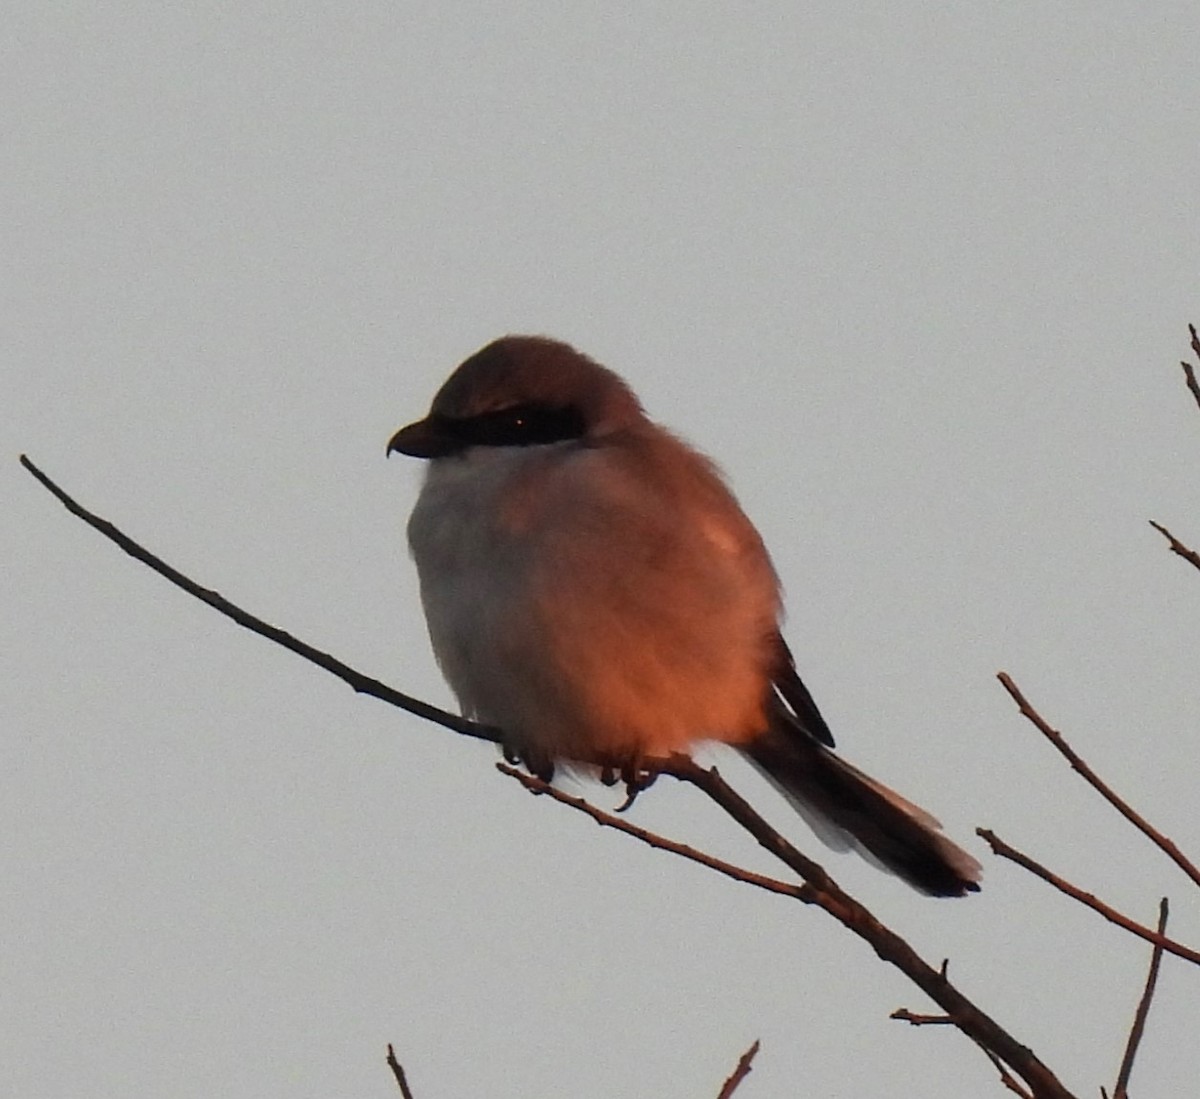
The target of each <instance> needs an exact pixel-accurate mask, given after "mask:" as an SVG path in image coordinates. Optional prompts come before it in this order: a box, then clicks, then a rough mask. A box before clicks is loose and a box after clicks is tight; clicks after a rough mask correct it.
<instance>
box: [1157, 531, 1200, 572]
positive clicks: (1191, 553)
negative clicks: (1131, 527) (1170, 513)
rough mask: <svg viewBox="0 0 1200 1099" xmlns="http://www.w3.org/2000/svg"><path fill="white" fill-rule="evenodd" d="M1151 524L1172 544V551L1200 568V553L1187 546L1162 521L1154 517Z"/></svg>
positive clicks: (1194, 566)
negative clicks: (1156, 520)
mask: <svg viewBox="0 0 1200 1099" xmlns="http://www.w3.org/2000/svg"><path fill="white" fill-rule="evenodd" d="M1150 525H1151V526H1152V527H1153V528H1154V529H1155V530H1156V531H1158V533H1159V534H1161V535H1162V536H1163V537H1164V538H1166V540H1167V542H1168V544H1169V545H1170V549H1171V552H1172V553H1176V554H1178V555H1179V556H1180V557H1182V558H1183V559H1184V560H1185V561H1186V562H1187V563H1188V564H1189V565H1191V566H1192V567H1193V568H1197V569H1200V553H1197V552H1196V551H1195V550H1194V549H1188V547H1187V546H1185V545H1184V544H1183V543H1182V542H1181V541H1180V540H1179V539H1178V538H1176V537H1175V535H1173V534H1172V533H1171V532H1170V531H1169V530H1167V528H1166V527H1164V526H1163V525H1162V524H1161V523H1156V522H1155V521H1154V520H1153V519H1151V520H1150Z"/></svg>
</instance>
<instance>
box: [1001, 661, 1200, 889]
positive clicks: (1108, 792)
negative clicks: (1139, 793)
mask: <svg viewBox="0 0 1200 1099" xmlns="http://www.w3.org/2000/svg"><path fill="white" fill-rule="evenodd" d="M996 678H997V679H998V680H1000V684H1001V686H1002V687H1003V688H1004V689H1005V690H1006V691H1007V692H1008V693H1009V694H1010V695H1011V696H1012V699H1013V701H1014V702H1015V703H1016V704H1017V707H1018V709H1019V710H1020V711H1021V715H1022V716H1023V717H1025V718H1027V719H1028V720H1029V721H1030V722H1031V723H1032V724H1033V725H1034V727H1035V728H1036V729H1037V730H1038V731H1039V732H1040V733H1041V734H1042V735H1043V736H1044V737H1045V738H1046V739H1047V740H1048V741H1050V743H1051V744H1053V745H1054V747H1055V748H1056V749H1057V750H1058V752H1059V754H1060V755H1062V756H1063V757H1064V758H1065V759H1066V760H1067V762H1068V763H1070V764H1071V766H1072V768H1074V769H1075V770H1076V771H1078V772H1079V774H1080V775H1081V776H1082V777H1083V779H1084V781H1086V782H1087V783H1088V784H1089V785H1090V786H1091V787H1092V789H1094V790H1095V791H1096V792H1097V793H1098V794H1100V796H1101V797H1103V798H1104V800H1105V801H1107V802H1108V803H1109V805H1111V806H1112V807H1113V808H1114V809H1116V811H1117V812H1118V813H1120V814H1121V816H1123V817H1124V818H1125V819H1126V820H1127V821H1129V823H1130V824H1132V825H1133V826H1134V827H1135V828H1136V829H1137V830H1138V831H1139V832H1141V833H1142V834H1143V835H1144V836H1146V837H1147V838H1148V839H1149V840H1150V841H1151V842H1152V843H1153V844H1154V845H1155V846H1156V847H1158V848H1159V850H1161V851H1162V852H1163V853H1164V854H1166V856H1167V857H1168V858H1169V859H1171V861H1172V862H1174V863H1175V865H1176V866H1178V867H1179V868H1180V869H1181V870H1182V871H1183V872H1184V873H1185V874H1186V875H1187V876H1188V877H1189V878H1191V879H1192V881H1194V882H1195V883H1196V884H1197V885H1200V870H1198V869H1197V868H1196V865H1195V863H1193V862H1192V861H1191V860H1190V859H1188V858H1187V857H1186V856H1185V855H1184V854H1183V852H1182V851H1180V850H1179V848H1178V847H1176V846H1175V844H1174V843H1173V842H1172V841H1171V840H1170V839H1168V838H1167V837H1166V836H1164V835H1163V834H1162V833H1161V832H1160V831H1158V829H1156V828H1154V827H1152V826H1151V825H1150V824H1149V823H1148V822H1147V821H1146V819H1145V818H1144V817H1143V816H1142V815H1141V814H1140V813H1137V812H1135V811H1134V810H1133V809H1132V808H1131V807H1130V805H1129V804H1128V803H1127V802H1126V801H1124V800H1123V799H1122V798H1120V797H1118V796H1117V794H1115V793H1114V792H1113V790H1112V789H1111V788H1110V787H1109V786H1108V785H1107V784H1106V783H1105V782H1104V781H1103V780H1102V779H1101V778H1100V776H1099V775H1097V774H1096V772H1095V771H1093V770H1092V769H1091V768H1090V767H1089V766H1088V765H1087V764H1086V763H1085V762H1084V761H1083V759H1082V757H1081V756H1080V755H1079V753H1077V752H1076V751H1075V750H1074V749H1073V748H1072V747H1071V746H1070V745H1069V744H1068V743H1067V741H1066V739H1065V738H1064V737H1063V735H1062V733H1060V732H1059V731H1058V730H1057V729H1054V728H1051V726H1050V725H1049V723H1048V722H1047V721H1046V719H1045V718H1044V717H1042V715H1041V714H1039V713H1038V712H1037V710H1035V709H1034V708H1033V707H1032V706H1031V705H1030V704H1029V700H1028V699H1027V698H1026V697H1025V696H1024V695H1023V694H1022V693H1021V689H1020V688H1019V687H1018V686H1017V685H1016V684H1015V683H1014V682H1013V681H1012V678H1011V677H1010V676H1009V675H1008V673H1007V672H1000V673H999V674H998V675H997V676H996ZM979 834H980V835H982V833H979ZM989 842H990V841H989Z"/></svg>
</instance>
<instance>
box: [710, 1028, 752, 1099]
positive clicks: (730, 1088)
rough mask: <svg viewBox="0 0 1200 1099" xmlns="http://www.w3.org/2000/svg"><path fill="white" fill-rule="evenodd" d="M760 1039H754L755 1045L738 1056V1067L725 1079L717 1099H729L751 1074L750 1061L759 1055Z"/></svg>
mask: <svg viewBox="0 0 1200 1099" xmlns="http://www.w3.org/2000/svg"><path fill="white" fill-rule="evenodd" d="M758 1048H759V1041H758V1039H757V1038H755V1039H754V1043H753V1045H751V1046H750V1048H749V1049H748V1050H746V1052H745V1053H743V1054H742V1055H741V1057H739V1058H738V1063H737V1067H736V1068H734V1070H733V1072H732V1073H731V1074H730V1076H729V1079H728V1080H726V1081H725V1086H724V1087H722V1088H721V1091H720V1093H719V1094H718V1095H717V1099H729V1097H730V1096H731V1095H732V1094H733V1093H734V1092H735V1091H737V1089H738V1084H740V1083H741V1082H742V1081H743V1080H744V1079H746V1077H747V1076H749V1075H750V1067H751V1066H750V1063H751V1062H752V1061H753V1060H754V1058H755V1057H757V1056H758Z"/></svg>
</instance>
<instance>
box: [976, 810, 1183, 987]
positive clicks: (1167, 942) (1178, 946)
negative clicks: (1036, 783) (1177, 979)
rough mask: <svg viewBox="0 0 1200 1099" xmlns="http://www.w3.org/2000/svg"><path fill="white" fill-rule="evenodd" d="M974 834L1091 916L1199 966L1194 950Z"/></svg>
mask: <svg viewBox="0 0 1200 1099" xmlns="http://www.w3.org/2000/svg"><path fill="white" fill-rule="evenodd" d="M975 834H976V835H977V836H979V837H980V839H983V840H985V841H986V842H987V843H988V844H989V845H990V846H991V848H992V851H993V852H994V853H995V854H997V855H999V856H1000V857H1001V858H1002V859H1008V860H1009V861H1010V862H1015V863H1016V864H1017V865H1018V866H1021V867H1024V869H1026V870H1028V871H1029V872H1030V873H1031V874H1033V875H1035V876H1036V877H1039V878H1041V879H1042V881H1044V882H1046V883H1047V884H1048V885H1052V886H1054V888H1055V889H1057V890H1058V891H1059V892H1060V893H1065V894H1066V895H1067V896H1068V897H1070V898H1071V899H1072V900H1076V901H1079V903H1080V904H1082V905H1086V906H1087V907H1088V908H1090V909H1091V910H1092V911H1093V912H1097V913H1099V914H1100V915H1101V916H1103V917H1104V918H1105V919H1106V920H1108V922H1109V923H1112V924H1116V925H1117V927H1122V928H1124V929H1125V930H1126V931H1128V932H1129V933H1130V934H1133V935H1136V936H1137V937H1138V938H1139V939H1145V940H1146V942H1148V943H1153V944H1154V945H1155V946H1161V947H1162V948H1163V950H1165V951H1166V952H1167V953H1168V954H1174V955H1175V956H1176V957H1177V958H1183V959H1184V961H1188V962H1194V963H1195V964H1197V965H1200V950H1193V949H1192V948H1191V947H1190V946H1184V945H1183V943H1178V942H1176V941H1175V940H1174V939H1168V938H1167V937H1166V936H1165V935H1161V934H1159V933H1158V932H1157V931H1153V930H1151V929H1150V928H1149V927H1145V926H1143V925H1142V924H1140V923H1138V922H1137V921H1136V920H1131V919H1130V918H1129V917H1128V916H1125V915H1123V914H1122V913H1120V912H1118V911H1117V910H1116V909H1115V908H1113V907H1112V906H1111V905H1107V904H1105V903H1104V902H1103V901H1102V900H1099V899H1098V898H1097V897H1096V896H1095V895H1094V894H1092V893H1085V892H1084V891H1083V890H1082V889H1080V888H1079V887H1078V886H1075V885H1072V884H1071V883H1070V882H1069V881H1066V880H1064V879H1063V878H1060V877H1059V876H1058V875H1057V874H1055V873H1054V872H1053V871H1051V870H1047V869H1046V868H1045V867H1044V866H1043V865H1042V864H1041V863H1039V862H1035V861H1034V860H1033V859H1031V858H1030V857H1029V856H1028V855H1026V854H1025V853H1024V852H1022V851H1018V850H1017V849H1016V848H1015V847H1010V846H1009V845H1008V844H1007V843H1005V842H1004V840H1002V839H1001V838H1000V837H999V836H997V835H996V833H995V832H992V831H989V830H988V829H987V828H976V829H975Z"/></svg>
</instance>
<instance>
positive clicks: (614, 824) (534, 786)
mask: <svg viewBox="0 0 1200 1099" xmlns="http://www.w3.org/2000/svg"><path fill="white" fill-rule="evenodd" d="M496 770H498V771H500V772H502V773H503V774H506V775H508V776H509V778H515V779H516V780H517V781H518V782H519V783H521V785H522V786H524V787H525V789H526V790H528V791H529V792H530V793H531V794H539V795H545V796H546V797H550V798H553V799H554V800H555V801H558V802H562V804H563V805H569V806H570V807H571V808H572V809H578V810H579V811H580V812H581V813H586V814H587V815H588V816H589V817H591V818H592V820H594V821H595V822H596V823H597V824H599V825H600V826H601V827H603V828H615V829H616V830H617V831H618V832H624V833H625V834H626V835H627V836H633V838H634V839H638V840H641V841H642V843H645V844H648V845H649V846H650V847H657V848H658V849H659V850H660V851H669V852H670V853H671V854H673V855H679V856H680V857H681V858H685V859H690V860H691V861H692V862H698V863H699V864H700V865H701V866H707V867H708V868H709V869H710V870H715V871H716V872H717V873H718V874H724V875H725V877H727V878H732V879H733V880H734V881H740V882H745V883H746V884H747V885H754V886H757V887H758V888H759V889H765V890H767V892H769V893H779V894H781V895H782V896H785V897H791V898H793V899H794V900H798V901H804V902H806V903H809V904H811V903H813V902H812V897H811V894H812V888H811V887H810V886H807V885H796V884H795V883H793V882H786V881H780V880H779V879H778V878H769V877H767V876H766V875H765V874H756V873H755V872H754V871H753V870H747V869H745V868H744V867H741V866H735V865H734V864H733V863H731V862H725V861H724V860H723V859H718V858H714V857H713V856H712V855H708V854H705V853H704V852H703V851H698V850H697V849H696V848H694V847H689V846H688V845H687V844H686V843H678V842H676V841H675V840H671V839H667V838H666V837H665V836H660V835H658V834H657V833H655V832H651V831H649V830H648V829H646V828H640V827H638V826H637V825H636V824H630V823H629V821H627V820H623V819H622V818H621V817H618V816H614V815H613V814H612V813H606V812H605V811H604V810H603V809H599V808H597V807H596V806H595V805H593V804H592V803H591V802H590V801H587V800H586V799H584V798H581V797H576V796H575V795H574V794H568V793H564V792H563V791H562V790H559V789H558V788H557V787H555V786H551V785H550V783H548V782H544V781H543V780H542V779H540V778H538V777H537V776H535V775H531V774H528V773H526V772H525V771H520V770H518V769H517V768H516V767H510V766H509V765H508V764H507V763H497V764H496Z"/></svg>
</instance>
